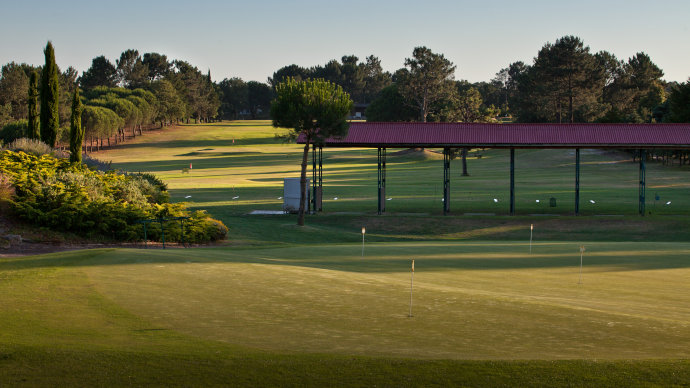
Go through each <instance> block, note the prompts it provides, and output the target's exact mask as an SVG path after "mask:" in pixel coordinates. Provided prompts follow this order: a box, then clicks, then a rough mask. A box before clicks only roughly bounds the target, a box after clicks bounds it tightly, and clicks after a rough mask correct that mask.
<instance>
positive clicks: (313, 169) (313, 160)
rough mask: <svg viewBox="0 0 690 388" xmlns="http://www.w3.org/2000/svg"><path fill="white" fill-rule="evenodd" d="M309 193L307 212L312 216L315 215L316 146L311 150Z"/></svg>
mask: <svg viewBox="0 0 690 388" xmlns="http://www.w3.org/2000/svg"><path fill="white" fill-rule="evenodd" d="M311 193H312V195H311V201H310V206H311V209H307V210H308V211H309V212H311V213H312V214H313V213H316V144H313V145H312V149H311Z"/></svg>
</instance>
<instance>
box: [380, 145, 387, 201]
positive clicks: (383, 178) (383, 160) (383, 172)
mask: <svg viewBox="0 0 690 388" xmlns="http://www.w3.org/2000/svg"><path fill="white" fill-rule="evenodd" d="M380 196H381V199H380V202H381V213H385V212H386V148H385V147H383V148H381V190H380Z"/></svg>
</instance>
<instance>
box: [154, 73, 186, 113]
mask: <svg viewBox="0 0 690 388" xmlns="http://www.w3.org/2000/svg"><path fill="white" fill-rule="evenodd" d="M151 89H152V91H153V94H154V95H155V96H156V98H157V100H158V109H157V115H156V119H157V120H160V121H172V120H177V119H180V118H182V117H184V115H185V104H184V102H183V101H182V99H181V98H180V96H179V95H178V94H177V91H176V90H175V87H174V86H173V85H172V83H170V81H168V80H165V79H162V80H158V81H154V82H153V84H152V85H151Z"/></svg>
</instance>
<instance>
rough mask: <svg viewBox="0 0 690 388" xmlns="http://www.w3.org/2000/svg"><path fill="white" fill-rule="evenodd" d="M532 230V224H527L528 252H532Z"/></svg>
mask: <svg viewBox="0 0 690 388" xmlns="http://www.w3.org/2000/svg"><path fill="white" fill-rule="evenodd" d="M533 230H534V224H529V253H532V231H533Z"/></svg>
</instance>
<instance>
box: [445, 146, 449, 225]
mask: <svg viewBox="0 0 690 388" xmlns="http://www.w3.org/2000/svg"><path fill="white" fill-rule="evenodd" d="M448 213H450V148H447V147H446V148H444V149H443V215H444V216H445V215H447V214H448Z"/></svg>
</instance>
